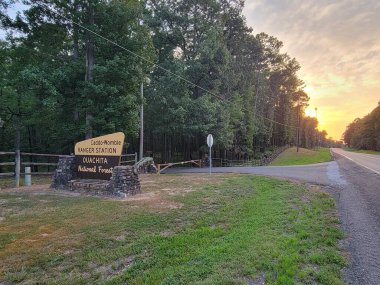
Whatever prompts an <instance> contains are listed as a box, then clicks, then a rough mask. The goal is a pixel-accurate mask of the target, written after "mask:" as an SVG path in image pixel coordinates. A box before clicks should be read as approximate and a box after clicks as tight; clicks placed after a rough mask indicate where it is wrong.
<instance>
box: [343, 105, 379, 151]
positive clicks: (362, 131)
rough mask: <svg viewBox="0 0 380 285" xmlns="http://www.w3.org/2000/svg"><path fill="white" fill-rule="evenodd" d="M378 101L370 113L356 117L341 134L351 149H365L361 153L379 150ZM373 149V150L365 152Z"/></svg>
mask: <svg viewBox="0 0 380 285" xmlns="http://www.w3.org/2000/svg"><path fill="white" fill-rule="evenodd" d="M379 121H380V102H379V103H378V105H377V106H376V108H375V109H373V110H372V112H371V113H369V114H368V115H366V116H364V117H363V118H356V119H355V120H354V121H353V122H352V123H351V124H349V125H348V126H347V128H346V131H345V132H344V134H343V139H344V142H345V143H346V144H347V145H348V147H349V148H351V149H359V150H365V151H363V153H371V154H378V153H379V152H380V124H379ZM367 151H374V152H367Z"/></svg>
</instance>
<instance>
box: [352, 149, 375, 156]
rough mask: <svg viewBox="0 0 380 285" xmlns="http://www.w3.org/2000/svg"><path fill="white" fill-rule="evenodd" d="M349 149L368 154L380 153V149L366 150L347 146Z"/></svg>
mask: <svg viewBox="0 0 380 285" xmlns="http://www.w3.org/2000/svg"><path fill="white" fill-rule="evenodd" d="M345 150H347V151H352V152H357V153H366V154H377V155H380V151H375V150H364V149H352V148H345Z"/></svg>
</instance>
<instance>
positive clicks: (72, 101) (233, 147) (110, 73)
mask: <svg viewBox="0 0 380 285" xmlns="http://www.w3.org/2000/svg"><path fill="white" fill-rule="evenodd" d="M15 2H16V3H17V1H10V0H1V1H0V19H1V28H2V29H4V30H6V31H7V36H6V38H4V39H2V40H0V57H1V58H0V65H1V67H0V73H1V74H0V92H1V93H0V102H1V104H0V122H1V123H0V125H1V127H0V150H12V149H15V148H18V147H19V146H20V148H21V150H24V151H29V152H47V153H62V154H65V153H70V152H72V151H73V146H74V143H75V142H77V141H80V140H83V139H85V138H90V137H93V136H98V135H103V134H107V133H112V132H116V131H122V132H124V133H125V134H126V151H127V152H128V153H133V152H135V151H136V152H137V151H138V149H139V128H140V120H139V112H140V106H141V104H143V106H144V120H145V124H144V132H145V139H144V150H145V155H153V156H154V157H155V159H156V160H158V161H173V160H181V159H189V158H193V159H196V158H198V157H202V156H204V153H205V152H206V151H207V146H206V136H207V134H208V133H212V134H213V135H214V140H215V148H214V149H215V155H216V156H220V157H223V158H226V157H227V158H234V159H249V158H252V157H254V156H260V155H261V154H262V153H263V152H265V151H266V150H270V149H273V148H274V147H276V146H283V145H287V144H290V145H294V144H296V142H297V137H298V135H297V132H298V130H299V141H300V144H301V146H303V147H308V148H313V147H315V146H316V145H325V146H327V145H329V144H331V143H333V142H332V141H330V140H327V138H326V137H327V133H326V132H325V131H323V132H320V131H318V130H317V126H318V122H317V120H316V119H315V118H310V117H306V116H305V114H304V110H305V108H306V107H307V105H308V100H309V97H308V95H307V94H306V93H305V91H304V90H303V87H304V83H303V81H302V80H301V79H300V78H299V77H298V75H297V72H298V71H299V69H300V64H299V63H298V62H297V61H296V59H294V58H292V57H290V56H289V55H288V54H286V53H284V52H282V51H281V49H282V45H283V44H282V42H281V41H280V40H278V39H276V38H275V37H273V36H270V35H267V34H265V33H259V34H254V32H253V30H252V28H250V27H248V26H247V23H246V21H245V18H244V16H243V15H242V9H243V6H244V1H241V0H193V1H178V0H146V1H138V0H107V1H105V0H82V1H80V0H28V1H22V2H23V3H24V4H25V5H26V6H25V7H26V8H25V10H23V11H22V12H20V13H18V15H17V16H15V17H14V16H11V15H9V8H10V7H12V5H14V3H15ZM141 89H143V95H144V96H143V97H142V96H141V95H140V92H141ZM298 126H299V127H298ZM374 133H376V132H374ZM377 133H379V132H377ZM378 147H379V142H377V148H378Z"/></svg>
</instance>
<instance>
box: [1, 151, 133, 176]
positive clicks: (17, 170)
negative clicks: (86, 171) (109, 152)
mask: <svg viewBox="0 0 380 285" xmlns="http://www.w3.org/2000/svg"><path fill="white" fill-rule="evenodd" d="M17 154H18V153H17V152H13V151H0V178H2V177H12V176H13V177H15V178H16V183H17V180H18V179H19V177H20V175H23V174H25V172H23V171H22V168H23V167H22V166H30V167H31V170H32V174H33V175H52V174H53V173H54V170H55V168H56V167H57V165H58V159H59V157H60V156H67V155H60V154H43V153H29V152H20V155H17ZM136 162H137V153H133V154H123V155H122V156H121V161H120V164H121V165H127V164H135V163H136Z"/></svg>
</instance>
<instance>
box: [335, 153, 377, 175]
mask: <svg viewBox="0 0 380 285" xmlns="http://www.w3.org/2000/svg"><path fill="white" fill-rule="evenodd" d="M335 153H336V154H340V155H341V156H344V157H345V158H347V159H349V160H351V161H353V162H355V163H356V164H358V165H360V166H361V167H364V168H367V169H368V170H371V171H373V172H375V173H377V174H379V175H380V172H378V171H376V170H374V169H372V168H370V167H368V166H365V165H363V164H361V163H359V162H357V161H355V160H353V159H352V158H349V157H348V156H346V155H344V154H343V153H339V152H335Z"/></svg>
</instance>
